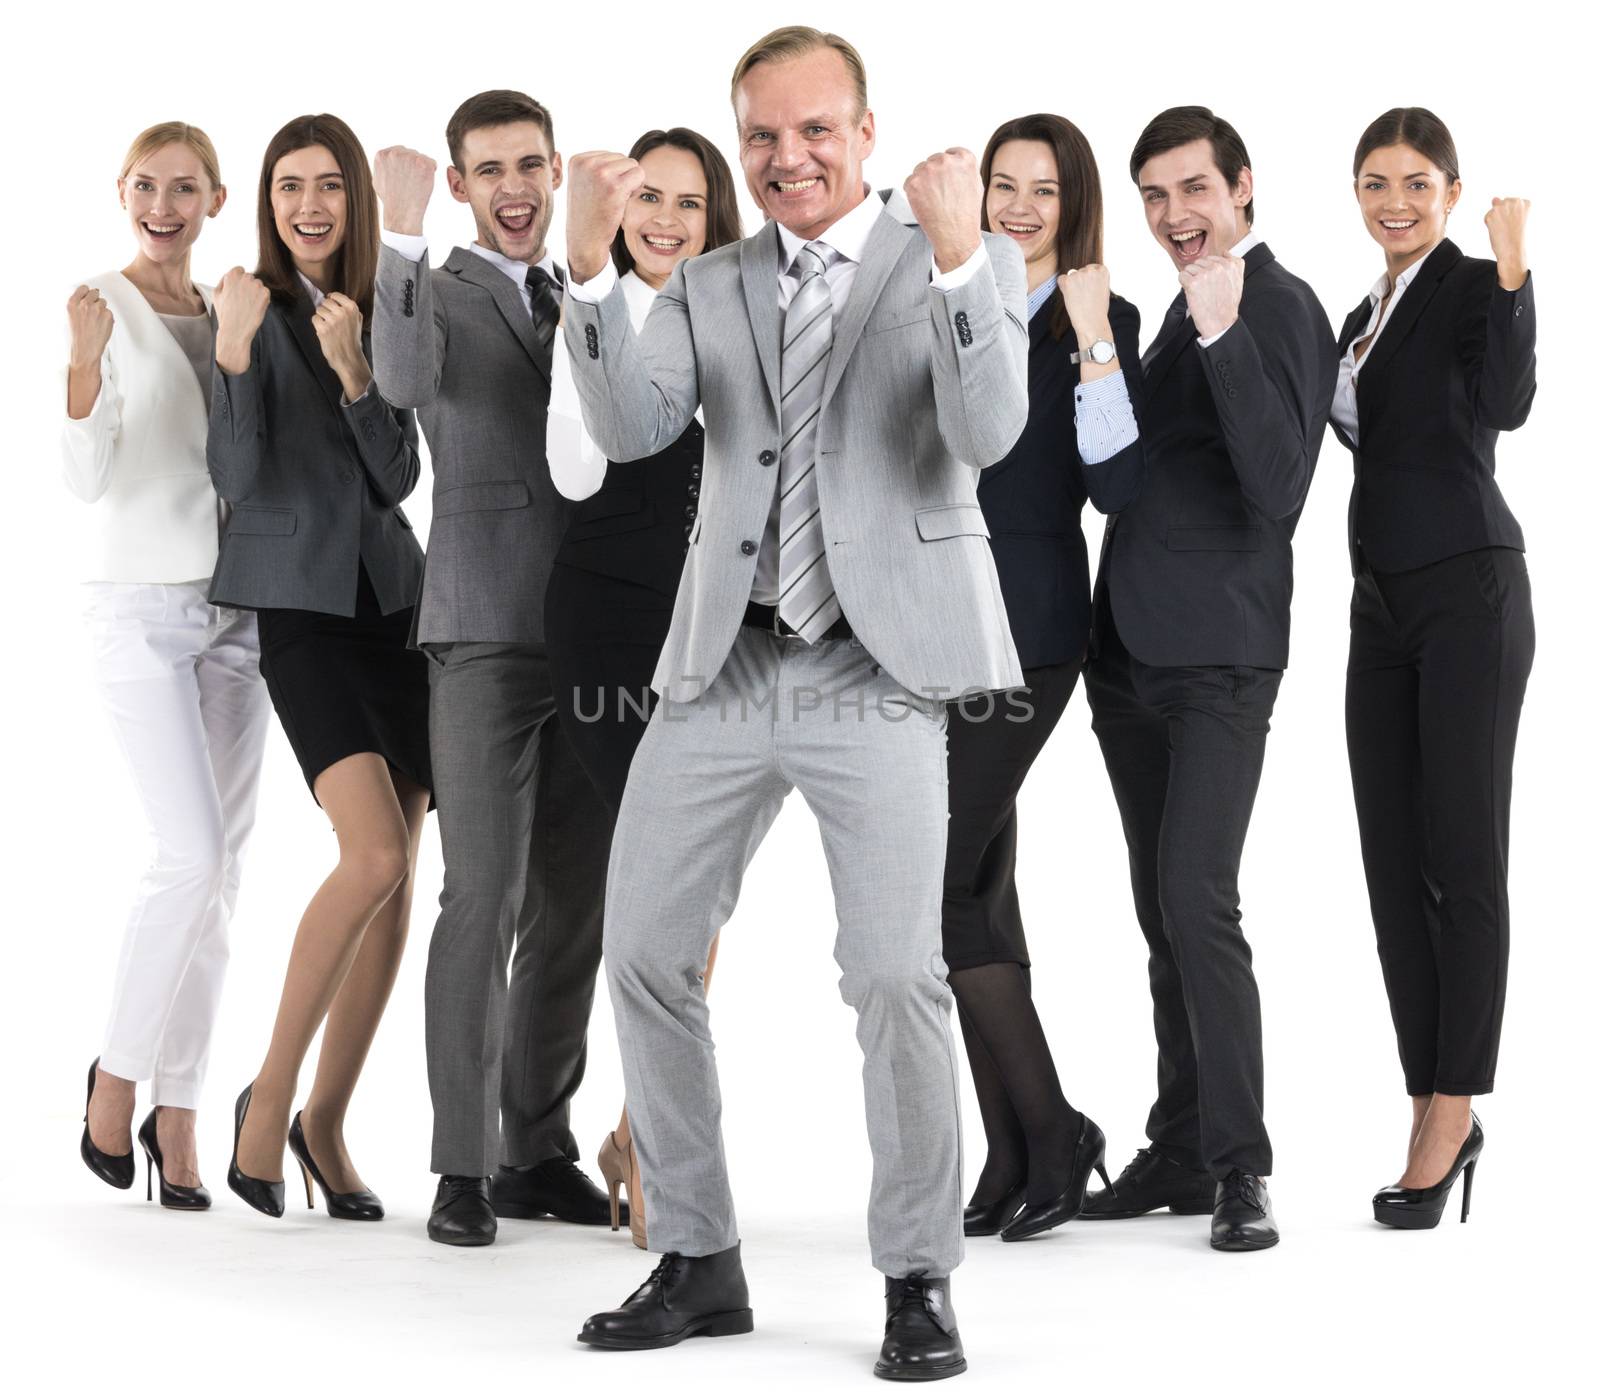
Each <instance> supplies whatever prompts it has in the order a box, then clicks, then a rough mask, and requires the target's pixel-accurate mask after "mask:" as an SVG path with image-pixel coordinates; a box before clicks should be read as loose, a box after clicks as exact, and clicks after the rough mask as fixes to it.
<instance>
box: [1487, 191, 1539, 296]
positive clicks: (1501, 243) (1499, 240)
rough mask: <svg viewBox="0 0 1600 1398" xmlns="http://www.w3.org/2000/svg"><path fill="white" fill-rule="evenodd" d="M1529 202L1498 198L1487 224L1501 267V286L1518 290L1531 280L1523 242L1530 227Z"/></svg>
mask: <svg viewBox="0 0 1600 1398" xmlns="http://www.w3.org/2000/svg"><path fill="white" fill-rule="evenodd" d="M1529 207H1530V205H1529V202H1528V200H1526V199H1496V200H1495V201H1494V203H1493V204H1492V205H1491V206H1490V209H1489V212H1488V213H1486V214H1485V215H1484V216H1483V221H1484V223H1485V224H1486V225H1487V227H1488V229H1489V246H1490V248H1492V249H1493V250H1494V260H1495V262H1496V263H1498V264H1499V269H1500V285H1501V286H1503V287H1504V288H1505V289H1506V290H1507V291H1515V290H1516V289H1517V288H1518V287H1519V286H1521V285H1522V284H1523V282H1525V281H1527V279H1528V254H1527V250H1526V248H1525V247H1524V245H1523V239H1524V236H1525V235H1526V232H1527V227H1528V209H1529Z"/></svg>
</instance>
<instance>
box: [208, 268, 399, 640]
mask: <svg viewBox="0 0 1600 1398" xmlns="http://www.w3.org/2000/svg"><path fill="white" fill-rule="evenodd" d="M342 400H343V390H342V388H341V387H340V384H339V377H338V375H337V374H335V373H334V372H333V370H332V369H331V368H330V367H329V365H328V361H327V360H326V358H324V357H323V353H322V345H321V343H320V342H319V341H318V339H317V332H316V330H315V329H313V327H312V324H311V299H310V297H308V296H306V295H304V294H301V295H299V296H297V297H296V298H295V300H294V301H293V302H283V301H278V300H274V301H273V303H272V304H271V305H270V306H269V307H268V308H267V314H266V319H264V320H263V321H262V322H261V329H260V330H258V331H257V332H256V338H255V342H254V344H252V345H251V347H250V367H249V368H248V369H246V370H245V371H244V372H243V373H242V374H225V373H223V372H222V370H220V369H216V370H213V372H212V378H211V419H210V423H209V425H208V428H207V432H206V465H207V466H208V467H209V468H210V470H211V481H212V484H213V485H214V486H215V487H216V490H217V494H218V495H220V496H221V497H222V498H223V499H224V500H227V501H230V502H231V503H232V505H233V511H232V514H231V517H230V519H229V521H228V527H227V531H226V532H225V533H224V534H223V537H222V551H221V553H220V555H219V557H218V559H217V569H216V572H215V574H214V575H213V577H212V582H211V600H212V601H213V602H215V603H217V604H219V605H225V606H231V607H294V608H297V609H299V610H302V611H311V612H326V613H329V614H331V615H334V616H354V615H355V609H356V580H357V565H358V563H365V564H366V567H367V575H368V576H369V577H370V578H371V579H372V588H373V591H374V592H375V593H376V594H377V597H378V604H379V606H380V607H381V608H382V609H383V611H384V613H385V614H386V615H387V614H388V613H390V612H397V611H399V610H401V608H403V607H409V606H411V605H412V604H413V603H414V602H415V601H416V600H417V588H418V586H419V585H420V584H421V581H422V547H421V545H420V544H418V543H417V538H416V535H415V534H413V533H412V532H411V524H410V521H408V520H407V519H406V517H405V514H404V512H403V511H402V510H401V509H400V502H401V501H402V500H404V499H405V498H406V496H408V495H409V494H410V493H411V492H412V490H413V489H414V488H415V487H416V484H417V478H418V476H419V475H420V474H421V472H422V462H421V458H420V457H419V456H418V454H417V425H416V422H415V420H414V419H413V417H412V415H411V414H410V413H408V412H405V411H402V410H397V409H396V408H394V407H392V406H391V405H390V404H388V403H386V402H385V401H384V400H383V398H382V396H381V395H380V394H379V391H378V388H377V386H376V385H374V386H373V387H372V388H369V389H368V390H367V392H366V393H365V394H363V395H362V397H361V398H360V400H359V401H357V402H355V403H351V404H345V403H344V402H343V401H342Z"/></svg>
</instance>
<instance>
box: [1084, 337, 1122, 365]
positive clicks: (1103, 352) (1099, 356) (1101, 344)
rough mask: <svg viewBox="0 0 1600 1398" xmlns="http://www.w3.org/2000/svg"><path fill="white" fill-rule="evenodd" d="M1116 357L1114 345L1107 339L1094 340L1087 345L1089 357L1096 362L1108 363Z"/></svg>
mask: <svg viewBox="0 0 1600 1398" xmlns="http://www.w3.org/2000/svg"><path fill="white" fill-rule="evenodd" d="M1116 357H1117V350H1116V346H1115V345H1113V344H1112V343H1111V341H1109V340H1096V341H1095V342H1094V343H1093V344H1092V345H1090V346H1089V358H1091V359H1092V360H1094V362H1095V363H1096V364H1109V363H1111V361H1112V360H1113V359H1115V358H1116Z"/></svg>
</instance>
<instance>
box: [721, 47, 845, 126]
mask: <svg viewBox="0 0 1600 1398" xmlns="http://www.w3.org/2000/svg"><path fill="white" fill-rule="evenodd" d="M817 49H832V50H833V51H834V52H835V53H837V54H838V55H839V56H840V57H841V58H842V59H844V66H845V68H846V69H847V70H848V71H849V73H850V77H851V80H852V81H853V82H854V83H855V89H856V111H855V115H856V117H857V118H859V117H860V116H861V115H862V114H863V113H864V112H865V111H866V110H867V65H866V64H865V63H863V62H862V61H861V55H860V54H859V53H857V52H856V48H855V45H854V44H852V43H851V42H850V41H849V40H848V39H842V38H840V37H839V36H838V35H837V34H827V33H824V32H823V31H822V30H820V29H813V28H811V26H810V25H806V24H786V25H784V27H783V28H782V29H774V30H773V31H772V33H770V34H768V35H767V36H766V37H765V38H764V39H757V40H756V41H755V43H753V44H752V45H751V46H750V47H749V48H748V49H746V50H745V54H744V57H743V58H741V59H740V60H739V61H738V63H737V64H735V65H734V69H733V83H732V86H731V87H730V88H729V90H728V95H729V97H730V98H731V99H732V100H734V101H737V100H738V97H739V84H740V83H742V82H743V81H744V80H745V79H746V78H747V77H749V75H750V70H751V69H752V68H754V67H755V66H756V65H757V64H760V63H784V62H787V61H788V60H789V59H791V58H801V57H803V56H804V55H806V54H808V53H812V52H814V51H815V50H817Z"/></svg>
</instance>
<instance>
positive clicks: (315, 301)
mask: <svg viewBox="0 0 1600 1398" xmlns="http://www.w3.org/2000/svg"><path fill="white" fill-rule="evenodd" d="M295 276H297V277H299V278H300V285H301V286H303V287H305V289H306V295H307V296H309V297H310V298H311V309H312V310H316V308H317V307H318V306H320V305H321V304H322V297H323V290H322V288H321V287H320V286H318V285H317V284H316V283H315V282H314V281H312V280H311V278H310V277H308V276H307V275H306V274H305V273H304V272H296V273H295Z"/></svg>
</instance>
